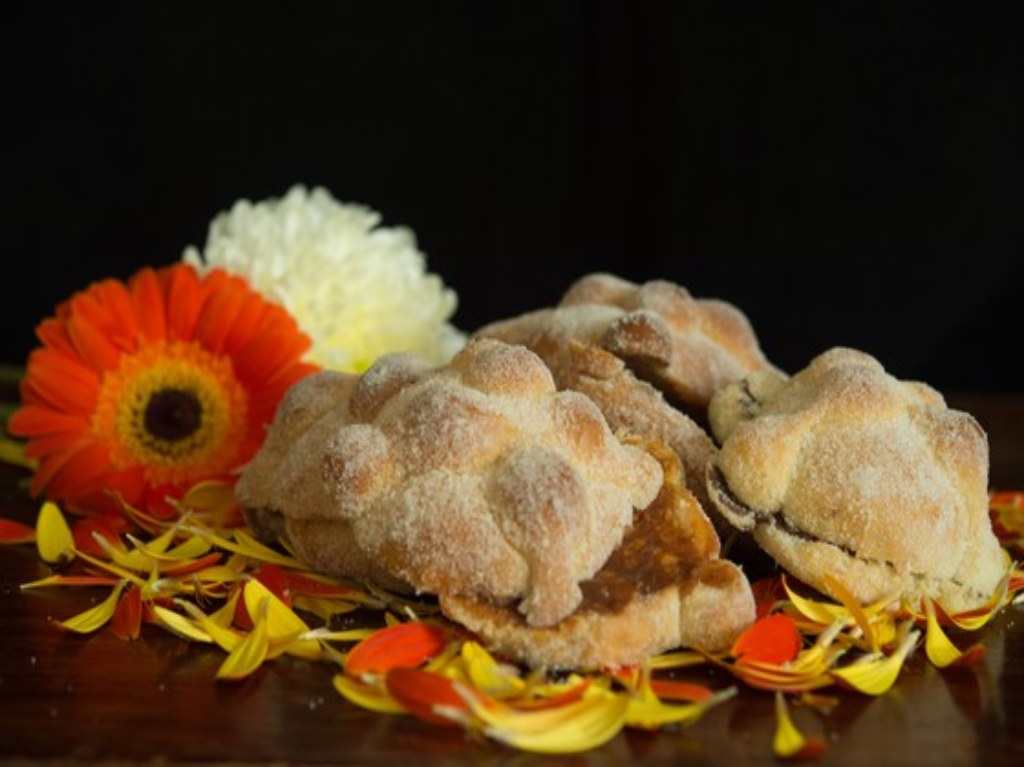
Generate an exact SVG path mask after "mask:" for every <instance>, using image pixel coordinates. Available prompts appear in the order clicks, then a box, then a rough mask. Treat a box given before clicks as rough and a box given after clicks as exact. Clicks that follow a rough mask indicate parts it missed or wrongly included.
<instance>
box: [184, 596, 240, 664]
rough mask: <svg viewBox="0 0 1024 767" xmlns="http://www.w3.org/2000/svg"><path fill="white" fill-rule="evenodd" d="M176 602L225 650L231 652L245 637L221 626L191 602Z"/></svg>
mask: <svg viewBox="0 0 1024 767" xmlns="http://www.w3.org/2000/svg"><path fill="white" fill-rule="evenodd" d="M177 604H178V606H179V607H181V608H182V609H183V610H184V611H185V612H187V613H188V614H189V617H191V618H192V620H193V621H195V623H196V625H197V626H198V627H199V628H200V629H202V630H203V631H205V632H206V633H207V634H209V636H210V639H212V640H213V641H214V642H215V643H216V644H217V646H218V647H220V649H222V650H224V651H225V652H228V653H230V652H233V651H234V650H235V648H237V647H238V645H239V644H240V643H241V642H242V641H243V640H244V639H245V636H244V635H243V634H239V633H237V632H235V631H232V630H231V629H229V628H227V627H226V626H222V625H221V624H220V623H218V622H217V621H216V620H214V619H213V618H212V617H210V616H209V615H207V614H206V613H204V612H203V611H202V610H200V609H199V608H198V607H197V606H196V605H194V604H192V603H191V602H186V601H184V600H178V601H177Z"/></svg>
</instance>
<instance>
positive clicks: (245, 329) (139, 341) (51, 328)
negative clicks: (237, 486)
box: [8, 264, 316, 516]
mask: <svg viewBox="0 0 1024 767" xmlns="http://www.w3.org/2000/svg"><path fill="white" fill-rule="evenodd" d="M36 334H37V336H38V337H39V340H40V341H41V343H42V346H41V347H40V348H37V349H36V350H35V351H33V352H32V354H31V355H30V356H29V359H28V369H27V372H26V376H25V379H24V380H23V382H22V386H21V396H22V405H21V407H20V408H19V409H18V410H17V411H16V412H15V413H14V414H13V415H12V416H11V418H10V421H9V422H8V428H9V430H10V432H11V433H12V434H14V435H15V436H20V437H27V438H28V444H27V445H26V450H25V452H26V454H27V455H29V456H30V457H34V458H37V459H38V460H39V465H38V469H37V470H36V473H35V477H34V482H33V493H36V494H38V493H40V492H45V494H46V495H47V497H49V498H51V499H53V500H57V501H62V502H64V503H66V504H67V505H68V506H69V508H72V509H76V510H79V511H85V512H90V511H91V512H102V511H109V510H111V509H112V508H115V504H114V502H113V500H112V497H111V492H110V491H114V492H116V493H117V494H119V495H120V496H121V498H123V499H124V501H126V502H127V503H129V504H131V505H133V506H137V507H142V508H144V509H146V510H148V511H149V512H150V513H153V514H157V515H160V516H167V515H169V514H170V513H172V509H171V507H170V506H169V505H168V504H167V503H166V498H167V497H180V496H181V495H182V494H183V493H184V491H185V490H187V489H188V488H189V487H191V486H192V485H194V484H195V483H196V482H198V481H200V480H204V479H215V478H229V477H230V475H231V473H232V471H233V470H235V469H237V468H238V467H240V466H241V465H243V464H245V463H246V462H247V461H248V460H249V459H250V458H251V457H252V456H253V454H254V453H255V452H256V450H257V449H258V448H259V446H260V444H261V443H262V441H263V438H264V435H265V430H266V425H267V424H268V423H269V422H270V420H271V419H272V418H273V416H274V411H275V410H276V408H277V404H278V402H279V401H280V399H281V397H282V396H283V395H284V392H285V390H287V389H288V387H289V386H291V385H292V384H293V383H295V382H296V381H298V380H299V379H300V378H302V377H304V376H305V375H307V374H308V373H310V372H312V371H313V370H315V369H316V368H315V367H314V366H312V365H309V364H306V363H303V362H301V361H300V357H301V356H302V354H303V353H304V352H305V351H306V350H307V349H308V348H309V345H310V341H309V338H308V337H307V336H306V335H305V334H304V333H302V332H301V331H300V330H299V328H298V326H297V325H296V323H295V320H294V319H292V317H291V315H289V314H288V313H287V312H286V311H285V310H284V309H283V308H281V307H280V306H277V305H276V304H271V303H268V302H267V301H265V300H264V299H263V298H262V297H261V296H260V295H259V294H258V293H256V292H255V291H253V290H252V289H251V288H249V286H248V284H247V283H246V282H245V281H244V280H243V279H241V278H239V277H236V276H232V275H229V274H228V273H227V272H224V271H222V270H215V271H211V272H209V273H208V274H207V275H206V276H204V277H200V276H199V275H198V274H197V273H196V271H195V270H194V269H193V268H192V267H191V266H189V265H187V264H176V265H174V266H170V267H166V268H163V269H160V270H154V269H149V268H147V269H143V270H141V271H140V272H138V273H137V274H135V275H134V276H133V277H132V278H131V279H130V280H129V281H128V283H127V284H125V283H123V282H120V281H118V280H105V281H103V282H99V283H96V284H94V285H92V286H91V287H89V288H87V289H86V290H84V291H81V292H79V293H76V294H75V295H74V296H72V297H71V298H70V299H69V300H68V301H66V302H64V303H63V304H61V305H60V306H58V307H57V312H56V316H55V317H51V318H49V319H46V320H44V321H43V322H42V323H40V325H39V327H38V328H37V329H36Z"/></svg>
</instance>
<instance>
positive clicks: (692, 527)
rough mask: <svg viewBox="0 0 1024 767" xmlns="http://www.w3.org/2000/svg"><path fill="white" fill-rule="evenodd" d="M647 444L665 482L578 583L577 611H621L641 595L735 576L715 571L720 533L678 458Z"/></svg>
mask: <svg viewBox="0 0 1024 767" xmlns="http://www.w3.org/2000/svg"><path fill="white" fill-rule="evenodd" d="M648 448H649V449H650V450H651V452H652V453H653V454H654V456H655V457H656V458H658V459H659V460H660V461H661V462H662V465H663V467H664V469H665V482H664V484H663V485H662V488H661V491H660V492H659V493H658V496H657V498H655V499H654V502H653V503H651V505H650V506H648V507H647V508H646V509H644V510H643V511H638V512H636V513H635V514H634V515H633V525H632V526H631V527H630V528H629V529H628V530H627V531H626V533H625V535H624V536H623V539H622V542H621V543H620V544H619V546H618V548H616V549H615V551H614V552H612V555H611V556H610V557H609V558H608V561H607V562H605V564H604V566H603V567H602V568H601V569H600V570H599V571H598V572H597V574H595V575H594V577H593V578H591V579H589V580H586V581H582V582H581V583H580V590H581V591H582V592H583V601H582V602H581V604H580V606H579V608H577V611H586V610H591V611H594V612H598V613H617V612H619V611H621V610H622V609H623V608H624V607H625V606H626V605H627V604H628V603H629V602H630V601H631V600H632V599H634V598H635V597H637V596H643V595H646V594H653V593H655V592H658V591H661V590H662V589H664V588H668V587H670V586H673V587H676V588H679V589H680V591H681V592H682V593H687V592H689V591H690V590H692V589H693V587H694V586H696V585H697V583H700V582H703V583H706V584H707V585H710V586H715V585H719V581H721V582H723V583H724V582H725V581H726V580H728V579H730V578H732V577H734V576H733V575H732V574H731V573H727V572H725V571H724V570H723V571H722V572H721V573H720V574H718V575H716V573H717V572H718V568H716V567H715V565H716V562H717V560H714V559H713V558H714V557H716V556H717V555H718V550H719V542H718V537H717V536H716V534H715V532H714V529H713V528H712V527H711V524H710V523H709V522H708V520H707V518H706V517H705V516H704V514H703V512H702V511H701V510H700V507H699V506H698V505H697V503H696V502H695V501H694V500H693V498H692V496H690V493H689V491H687V490H686V489H685V488H684V487H683V486H682V483H681V477H680V471H679V464H678V462H677V461H676V460H675V458H674V456H673V457H672V458H668V457H666V456H665V455H664V454H663V453H662V450H663V448H658V447H655V446H648ZM725 569H726V570H727V569H728V568H725Z"/></svg>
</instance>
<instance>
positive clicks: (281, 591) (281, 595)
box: [255, 562, 292, 607]
mask: <svg viewBox="0 0 1024 767" xmlns="http://www.w3.org/2000/svg"><path fill="white" fill-rule="evenodd" d="M255 575H256V580H258V581H259V582H260V583H262V584H263V585H264V586H266V587H267V589H268V590H269V591H270V593H271V594H273V595H274V596H275V597H277V598H278V599H280V600H281V601H282V602H284V604H286V605H288V606H289V607H291V605H292V593H291V588H290V584H289V582H288V576H287V575H286V574H285V571H284V570H283V569H282V568H281V567H279V566H278V565H275V564H273V563H271V562H264V563H263V564H261V565H260V569H259V570H257V571H256V574H255Z"/></svg>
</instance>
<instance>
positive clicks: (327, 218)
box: [184, 186, 465, 372]
mask: <svg viewBox="0 0 1024 767" xmlns="http://www.w3.org/2000/svg"><path fill="white" fill-rule="evenodd" d="M379 223H380V215H379V214H378V213H377V212H376V211H373V210H371V209H369V208H367V207H364V206H362V205H353V204H345V203H340V202H338V201H337V200H335V199H334V198H333V197H332V196H331V194H330V192H328V191H327V190H326V189H321V188H316V189H313V190H312V191H311V192H310V191H307V190H306V188H305V187H303V186H295V187H292V188H291V189H290V190H289V191H288V194H286V195H285V196H284V197H283V198H281V199H270V200H266V201H263V202H259V203H256V204H253V203H251V202H249V201H248V200H240V201H239V202H237V203H235V205H234V207H232V208H231V210H230V211H228V212H225V213H221V214H220V215H219V216H217V217H216V218H215V219H214V220H213V222H212V223H211V224H210V231H209V235H208V236H207V240H206V247H205V248H204V249H203V252H202V254H200V252H199V251H198V250H196V248H194V247H190V248H188V249H186V251H185V254H184V260H185V261H187V262H188V263H191V264H192V265H193V266H195V267H196V268H197V269H199V270H200V271H201V272H202V271H206V270H208V269H213V268H215V267H222V268H223V269H225V270H226V271H229V272H231V273H233V274H237V275H239V276H241V277H244V278H245V279H246V280H248V282H249V284H250V285H251V286H252V287H253V289H254V290H257V291H259V292H260V293H261V294H262V295H263V296H265V297H266V298H267V299H269V300H271V301H276V302H277V303H280V304H281V305H283V306H284V307H285V308H286V309H287V310H288V311H289V312H291V314H292V316H293V317H294V318H295V321H296V322H298V323H299V327H301V328H302V329H303V330H304V331H306V333H308V334H309V336H310V337H311V338H312V341H313V346H312V349H311V350H310V352H309V359H310V360H311V361H312V362H315V363H317V364H319V365H321V366H323V367H325V368H331V369H334V370H344V371H349V372H362V371H363V370H365V369H366V368H367V367H369V366H370V364H372V363H373V361H374V360H375V359H376V358H377V357H379V356H380V355H382V354H386V353H388V352H396V351H408V352H414V353H417V354H419V355H421V356H423V357H426V358H427V359H429V360H431V361H432V362H434V363H443V362H447V361H448V360H449V359H451V357H452V355H454V354H455V352H456V351H458V349H459V348H460V347H461V346H462V344H463V343H464V342H465V336H464V335H463V334H462V333H461V332H459V331H458V330H457V329H456V328H454V327H453V326H452V325H451V324H449V322H448V320H449V318H450V317H451V316H452V314H453V312H454V311H455V307H456V302H457V299H456V296H455V292H454V291H453V290H451V289H450V288H447V287H445V285H444V283H443V282H442V281H441V279H440V278H439V277H438V276H437V275H434V274H428V273H427V271H426V259H425V257H424V255H423V254H422V253H421V252H420V251H419V249H418V248H417V247H416V239H415V236H414V235H413V233H412V231H410V230H409V229H406V228H387V227H379V226H378V224H379Z"/></svg>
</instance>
